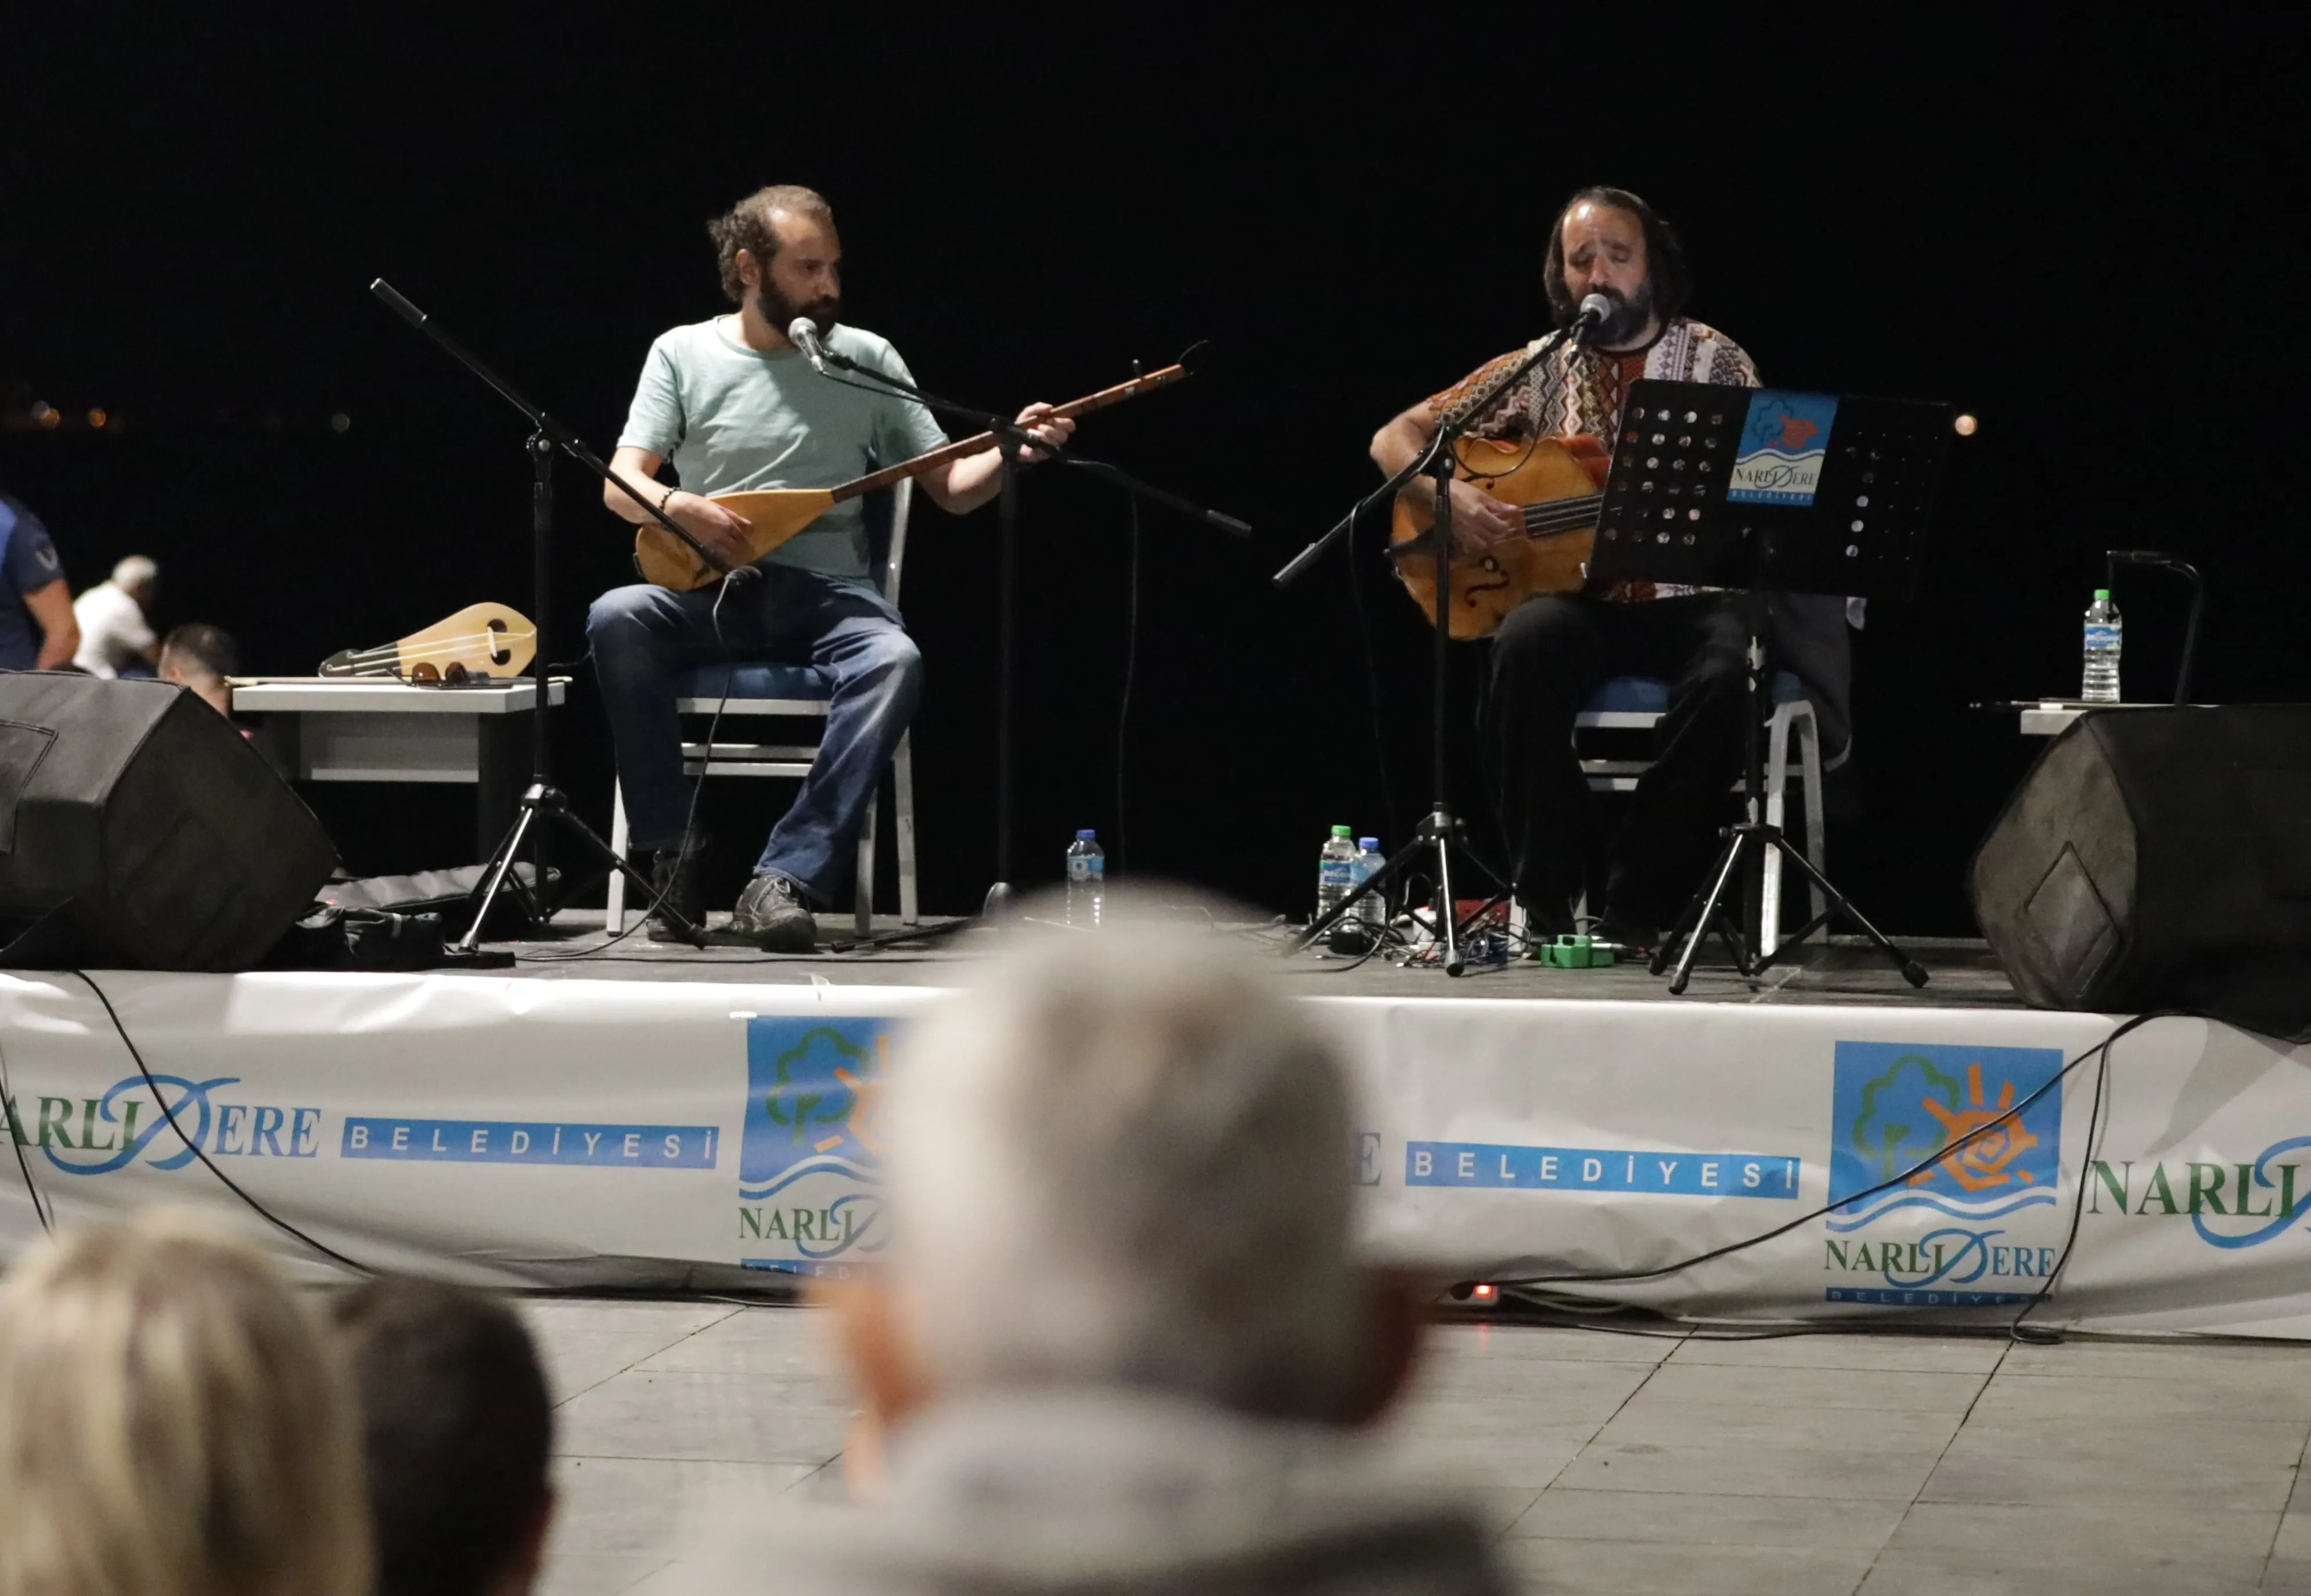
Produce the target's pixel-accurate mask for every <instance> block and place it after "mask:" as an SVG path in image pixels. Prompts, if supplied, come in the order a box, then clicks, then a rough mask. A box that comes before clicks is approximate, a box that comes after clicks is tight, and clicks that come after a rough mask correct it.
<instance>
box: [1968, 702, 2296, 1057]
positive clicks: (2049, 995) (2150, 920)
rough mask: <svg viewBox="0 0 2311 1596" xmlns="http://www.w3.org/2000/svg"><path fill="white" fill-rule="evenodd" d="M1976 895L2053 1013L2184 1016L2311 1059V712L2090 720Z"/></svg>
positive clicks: (1974, 889)
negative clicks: (2283, 1044)
mask: <svg viewBox="0 0 2311 1596" xmlns="http://www.w3.org/2000/svg"><path fill="white" fill-rule="evenodd" d="M1967 893H1968V895H1969V896H1970V897H1971V899H1972V901H1973V904H1974V915H1975V920H1977V921H1979V922H1980V923H1981V926H1982V934H1983V935H1984V936H1985V937H1987V938H1989V939H1990V946H1992V948H1993V950H1995V951H1996V953H1997V955H1998V958H1999V962H2000V963H2001V964H2003V965H2004V966H2005V967H2006V972H2007V974H2008V975H2009V976H2010V977H2011V978H2012V979H2013V981H2014V985H2015V988H2016V990H2019V992H2021V994H2022V995H2023V997H2024V998H2026V999H2028V1000H2029V1001H2030V1002H2031V1003H2033V1004H2035V1005H2036V1006H2038V1007H2045V1008H2084V1009H2100V1010H2105V1011H2110V1012H2118V1011H2127V1012H2139V1011H2141V1010H2143V1009H2150V1008H2176V1009H2188V1010H2191V1011H2193V1012H2194V1013H2198V1014H2203V1015H2207V1016H2211V1017H2213V1018H2216V1019H2219V1020H2224V1021H2227V1022H2228V1023H2229V1024H2232V1025H2241V1026H2244V1027H2246V1028H2247V1029H2249V1030H2254V1031H2259V1032H2262V1033H2264V1034H2265V1035H2269V1036H2280V1037H2285V1038H2288V1039H2289V1040H2291V1041H2297V1042H2301V1041H2311V704H2237V705H2230V706H2227V707H2223V708H2219V709H2198V708H2179V709H2126V710H2104V711H2096V712H2094V713H2091V714H2089V715H2086V716H2084V717H2082V718H2081V719H2080V720H2076V721H2074V722H2072V723H2071V726H2070V727H2069V728H2067V729H2066V730H2064V731H2063V733H2062V735H2061V736H2060V737H2056V738H2055V739H2054V742H2053V743H2052V744H2051V745H2050V746H2048V747H2047V749H2046V751H2045V753H2044V754H2041V755H2040V756H2039V758H2038V762H2037V763H2036V764H2035V765H2033V766H2032V767H2031V769H2030V773H2029V774H2028V776H2026V777H2024V778H2023V780H2022V785H2021V787H2020V788H2019V789H2017V790H2016V792H2015V794H2014V796H2013V797H2012V798H2009V799H2008V800H2007V803H2006V807H2005V809H2004V810H2003V811H2002V812H2001V814H2000V815H1999V816H1998V819H1997V821H1996V822H1995V823H1994V824H1993V825H1992V826H1991V828H1990V834H1989V835H1988V836H1987V837H1985V838H1984V839H1983V842H1982V846H1981V847H1980V848H1979V849H1978V850H1975V856H1974V862H1973V864H1972V865H1971V866H1970V867H1969V868H1968V870H1967Z"/></svg>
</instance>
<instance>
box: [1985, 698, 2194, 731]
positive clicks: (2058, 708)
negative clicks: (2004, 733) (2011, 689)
mask: <svg viewBox="0 0 2311 1596" xmlns="http://www.w3.org/2000/svg"><path fill="white" fill-rule="evenodd" d="M2015 707H2016V708H2017V709H2019V710H2020V711H2022V735H2023V736H2024V737H2056V736H2059V735H2060V734H2061V733H2062V732H2064V731H2067V730H2069V729H2070V725H2071V721H2073V720H2077V719H2078V718H2079V717H2080V716H2081V715H2084V714H2087V713H2089V712H2092V713H2097V714H2099V713H2101V712H2102V711H2105V710H2163V709H2166V708H2167V707H2168V706H2167V705H2166V704H2163V703H2092V704H2090V703H2080V702H2079V701H2078V700H2076V699H2074V698H2044V699H2040V700H2039V701H2038V702H2036V703H2022V704H2017V705H2016V706H2015Z"/></svg>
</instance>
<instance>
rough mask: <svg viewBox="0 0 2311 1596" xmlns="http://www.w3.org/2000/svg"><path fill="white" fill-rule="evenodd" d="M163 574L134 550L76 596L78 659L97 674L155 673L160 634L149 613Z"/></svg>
mask: <svg viewBox="0 0 2311 1596" xmlns="http://www.w3.org/2000/svg"><path fill="white" fill-rule="evenodd" d="M160 580H161V568H160V567H159V566H158V565H155V564H153V562H152V561H150V560H148V559H146V558H145V557H144V555H142V554H131V555H129V556H128V558H126V560H123V561H122V562H121V563H119V564H118V565H116V566H114V567H113V568H112V579H111V580H109V581H101V582H99V583H97V584H96V586H94V587H93V588H91V589H89V590H88V591H87V592H85V593H83V594H82V595H81V596H80V597H78V598H75V599H74V600H73V619H74V620H75V621H77V622H79V623H80V651H79V652H78V653H76V654H74V656H73V663H74V665H77V666H79V667H81V669H83V670H84V671H86V672H88V674H89V675H91V676H107V677H110V676H148V677H149V676H152V675H153V670H154V667H155V666H157V665H158V664H159V662H160V657H161V640H160V639H159V638H157V637H155V636H153V624H152V623H151V622H150V621H147V620H146V619H145V618H144V612H145V610H146V609H147V608H148V607H149V606H151V605H152V603H153V589H155V588H156V587H157V586H158V585H159V583H160Z"/></svg>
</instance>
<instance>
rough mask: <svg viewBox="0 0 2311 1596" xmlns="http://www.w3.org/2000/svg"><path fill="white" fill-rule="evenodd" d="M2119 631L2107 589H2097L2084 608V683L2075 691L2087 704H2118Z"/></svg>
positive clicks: (2116, 608)
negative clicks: (2085, 665) (2085, 653)
mask: <svg viewBox="0 0 2311 1596" xmlns="http://www.w3.org/2000/svg"><path fill="white" fill-rule="evenodd" d="M2123 632H2124V628H2123V626H2122V625H2121V624H2120V622H2119V618H2118V606H2116V605H2115V604H2113V603H2112V602H2111V601H2110V589H2108V588H2097V589H2095V596H2094V602H2093V603H2092V604H2090V605H2089V606H2087V671H2086V684H2085V685H2084V686H2082V687H2081V688H2080V690H2079V696H2080V698H2082V699H2084V700H2085V701H2086V702H2089V703H2116V702H2118V651H2119V645H2120V642H2121V641H2122V633H2123Z"/></svg>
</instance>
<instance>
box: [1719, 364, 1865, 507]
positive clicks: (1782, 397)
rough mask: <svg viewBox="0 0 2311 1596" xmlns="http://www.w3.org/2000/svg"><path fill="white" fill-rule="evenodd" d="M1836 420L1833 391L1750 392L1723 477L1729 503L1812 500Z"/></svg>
mask: <svg viewBox="0 0 2311 1596" xmlns="http://www.w3.org/2000/svg"><path fill="white" fill-rule="evenodd" d="M1836 420H1837V397H1836V395H1834V394H1799V393H1789V392H1786V391H1784V390H1783V389H1781V388H1759V389H1758V390H1757V392H1756V393H1753V394H1751V395H1750V396H1749V419H1748V420H1747V421H1745V422H1743V423H1742V424H1741V441H1740V445H1739V446H1738V447H1737V449H1736V450H1735V452H1734V456H1733V470H1732V473H1731V475H1730V476H1728V477H1727V479H1726V483H1725V499H1726V502H1728V503H1730V504H1790V505H1798V506H1804V505H1809V504H1811V503H1812V502H1813V495H1814V490H1815V489H1816V488H1817V487H1818V486H1820V485H1821V466H1822V462H1823V461H1824V460H1825V459H1827V458H1828V455H1829V432H1830V428H1831V426H1832V424H1833V423H1836Z"/></svg>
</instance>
